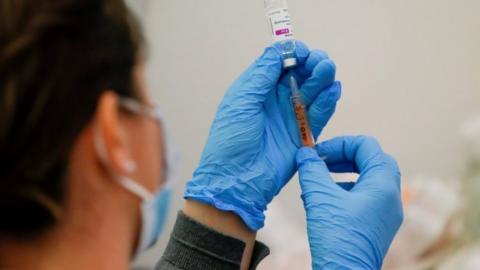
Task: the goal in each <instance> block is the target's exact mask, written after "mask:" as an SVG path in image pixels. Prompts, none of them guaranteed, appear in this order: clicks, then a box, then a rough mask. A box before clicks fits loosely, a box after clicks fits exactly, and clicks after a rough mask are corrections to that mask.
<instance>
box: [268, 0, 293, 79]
mask: <svg viewBox="0 0 480 270" xmlns="http://www.w3.org/2000/svg"><path fill="white" fill-rule="evenodd" d="M264 1H265V10H266V13H267V17H268V20H269V22H270V26H271V28H272V36H273V40H274V41H275V42H278V43H279V44H280V47H281V50H282V56H283V68H284V69H289V68H292V67H295V66H296V65H297V58H296V55H295V39H294V37H293V29H292V23H291V21H290V16H289V15H288V6H287V1H286V0H264Z"/></svg>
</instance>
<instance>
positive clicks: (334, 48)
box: [131, 0, 480, 264]
mask: <svg viewBox="0 0 480 270" xmlns="http://www.w3.org/2000/svg"><path fill="white" fill-rule="evenodd" d="M131 2H134V3H133V4H134V5H136V6H137V7H139V10H140V13H141V14H142V20H143V22H144V26H145V29H146V33H147V36H148V39H149V53H150V57H149V63H148V82H149V85H150V87H151V91H152V92H153V95H154V97H155V98H156V100H157V101H158V102H159V103H160V104H161V105H162V107H163V110H164V112H165V114H166V116H167V117H168V119H169V120H170V123H169V124H170V129H171V131H172V132H173V133H174V139H175V141H176V142H177V144H178V146H179V148H180V150H181V152H182V154H183V160H182V166H183V170H182V174H181V176H182V178H181V181H182V183H181V184H180V185H179V188H178V195H179V196H180V194H181V189H182V188H183V183H184V182H185V181H186V180H188V179H189V177H190V175H191V172H192V171H193V170H194V168H195V166H196V164H197V162H198V159H199V156H200V153H201V150H202V148H203V144H204V143H205V140H206V136H207V133H208V130H209V126H210V122H211V120H212V119H213V116H214V113H215V110H216V106H217V104H218V102H219V101H220V99H221V98H222V95H223V93H224V91H225V90H226V89H227V88H228V86H229V84H230V83H231V82H232V81H233V80H234V79H235V78H236V77H237V76H238V75H239V74H240V72H242V70H243V69H244V68H245V67H247V65H248V64H249V63H250V62H251V61H252V60H253V59H254V58H255V57H257V56H258V55H259V54H260V53H261V52H262V50H263V47H264V46H266V45H267V44H269V43H270V36H269V35H270V33H269V28H268V25H267V22H266V19H265V16H264V11H263V1H261V0H236V1H234V0H228V1H225V0H223V1H221V0H216V1H215V0H202V1H198V0H174V1H162V0H143V1H140V0H131ZM289 5H290V13H291V17H292V18H293V23H294V28H295V29H294V30H295V32H296V36H297V38H298V39H301V40H303V41H305V42H306V43H307V44H309V45H310V47H311V48H321V49H323V50H326V51H327V52H328V53H329V54H330V56H331V58H332V59H334V60H335V62H336V63H337V68H338V72H337V75H338V76H337V77H338V79H339V80H341V81H342V83H343V86H344V92H343V97H342V100H341V103H340V104H339V106H338V110H337V113H336V115H335V117H334V118H333V121H332V122H331V123H330V125H329V126H328V128H327V129H326V130H325V133H324V134H323V135H322V139H325V138H330V137H332V136H337V135H342V134H361V133H362V134H372V135H374V136H376V137H377V138H379V140H380V141H381V143H382V144H383V146H384V148H385V149H386V150H388V151H389V152H390V153H392V154H393V155H394V156H395V157H397V159H398V160H399V163H400V165H401V167H402V171H403V173H404V175H413V174H416V173H419V172H422V173H425V174H430V175H437V176H440V177H451V176H454V175H457V174H459V173H460V172H461V170H462V162H463V150H462V144H461V141H460V135H459V131H458V127H459V126H460V124H461V122H462V121H463V120H465V119H468V118H470V117H471V115H473V114H478V113H480V52H479V51H478V50H479V49H480V16H479V12H480V1H478V0H458V1H453V0H422V1H419V0H402V1H392V0H390V1H386V0H364V1H346V0H335V1H333V0H330V1H327V0H315V1H314V0H291V1H290V3H289ZM180 202H181V200H180V199H177V200H176V202H175V205H174V206H175V207H176V209H178V207H180ZM277 203H280V204H282V203H283V205H287V203H288V205H289V206H288V208H286V211H288V212H292V213H294V216H296V217H298V219H299V223H300V224H301V223H302V222H303V220H302V219H303V213H302V209H301V203H300V200H299V199H298V190H297V185H296V183H292V184H291V185H289V186H288V187H287V189H286V191H285V192H284V193H282V195H281V196H280V199H279V200H278V202H277ZM170 225H171V224H170ZM266 230H268V226H267V228H266ZM162 240H164V239H162ZM162 246H163V245H162V244H160V245H159V247H158V248H157V250H155V251H153V252H151V253H150V254H148V256H146V258H144V262H146V264H148V263H150V262H151V261H154V260H155V259H156V258H157V257H158V254H159V252H160V251H161V248H162Z"/></svg>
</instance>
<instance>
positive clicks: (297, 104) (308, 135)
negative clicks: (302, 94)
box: [292, 97, 315, 147]
mask: <svg viewBox="0 0 480 270" xmlns="http://www.w3.org/2000/svg"><path fill="white" fill-rule="evenodd" d="M292 102H293V109H294V111H295V117H296V119H297V125H298V131H299V133H300V140H301V142H302V145H303V146H307V147H314V146H315V141H314V140H313V135H312V130H311V129H310V125H309V123H308V117H307V112H306V110H305V106H304V105H303V104H302V103H301V101H299V100H298V98H295V97H294V98H292Z"/></svg>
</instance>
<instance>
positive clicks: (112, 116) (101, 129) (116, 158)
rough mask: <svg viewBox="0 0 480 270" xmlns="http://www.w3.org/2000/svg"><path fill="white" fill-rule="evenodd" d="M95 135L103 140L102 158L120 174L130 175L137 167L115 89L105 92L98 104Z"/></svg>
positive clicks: (111, 168) (110, 167)
mask: <svg viewBox="0 0 480 270" xmlns="http://www.w3.org/2000/svg"><path fill="white" fill-rule="evenodd" d="M94 124H95V127H94V128H95V132H97V133H98V134H95V136H98V138H97V139H98V140H102V141H103V146H104V151H103V152H104V153H103V154H104V155H105V156H104V157H99V158H104V159H106V160H103V161H102V160H101V162H103V163H105V162H106V163H107V164H105V165H106V166H109V169H110V170H113V172H114V173H116V174H118V175H128V174H130V173H131V172H132V171H133V170H134V169H135V163H134V162H133V161H132V159H131V157H130V155H129V151H128V149H127V143H126V135H125V131H124V127H123V125H122V124H121V119H120V113H119V106H118V95H117V94H115V93H114V92H113V91H106V92H104V93H103V94H102V95H101V97H100V99H99V101H98V104H97V112H96V114H95V119H94Z"/></svg>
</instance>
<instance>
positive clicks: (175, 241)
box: [156, 211, 270, 270]
mask: <svg viewBox="0 0 480 270" xmlns="http://www.w3.org/2000/svg"><path fill="white" fill-rule="evenodd" d="M244 249H245V243H244V242H243V241H241V240H238V239H236V238H233V237H230V236H227V235H224V234H222V233H220V232H217V231H215V230H213V229H211V228H209V227H207V226H205V225H203V224H200V223H198V222H197V221H195V220H193V219H192V218H190V217H188V216H186V215H185V214H183V213H182V212H181V211H180V212H179V213H178V216H177V221H176V223H175V227H174V229H173V232H172V234H171V236H170V240H169V242H168V245H167V248H166V250H165V253H164V254H163V256H162V259H161V260H160V262H159V264H158V265H157V267H156V269H164V268H163V267H165V266H167V265H169V266H174V267H178V268H180V269H185V270H193V269H222V270H223V269H239V268H240V263H241V260H242V256H243V251H244ZM269 253H270V251H269V249H268V247H267V246H266V245H264V244H263V243H260V242H256V243H255V247H254V250H253V254H252V260H251V263H250V264H251V267H250V269H256V267H257V266H258V264H259V263H260V261H262V260H263V259H264V258H265V257H266V256H267V255H268V254H269Z"/></svg>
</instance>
